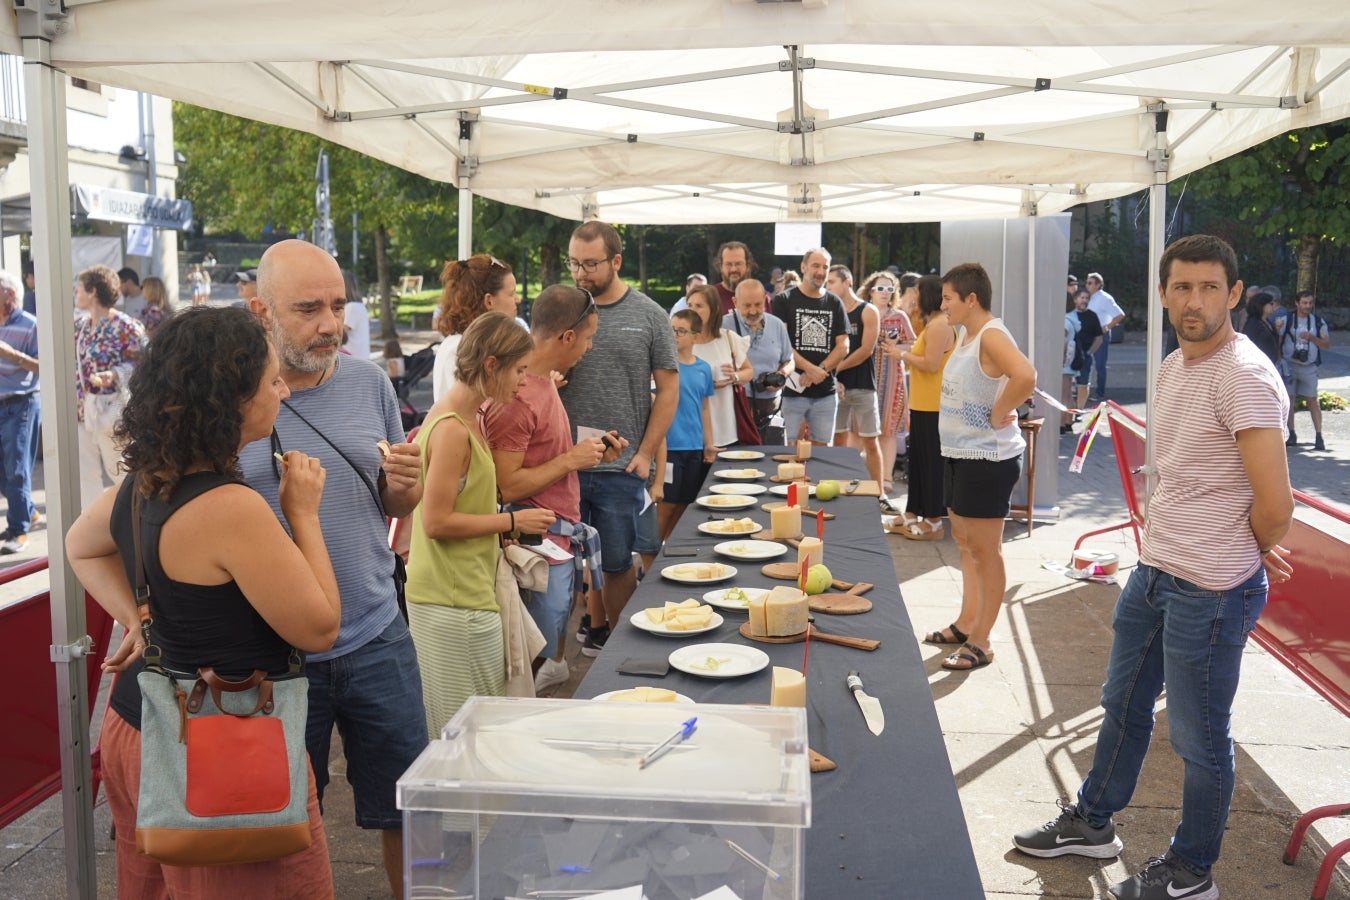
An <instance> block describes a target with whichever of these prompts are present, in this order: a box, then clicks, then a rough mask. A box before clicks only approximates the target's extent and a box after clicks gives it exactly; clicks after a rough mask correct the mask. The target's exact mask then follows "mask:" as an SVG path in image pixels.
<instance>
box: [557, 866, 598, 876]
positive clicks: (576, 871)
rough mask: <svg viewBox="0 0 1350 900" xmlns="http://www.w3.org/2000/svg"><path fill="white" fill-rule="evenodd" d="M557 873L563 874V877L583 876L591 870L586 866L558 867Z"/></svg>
mask: <svg viewBox="0 0 1350 900" xmlns="http://www.w3.org/2000/svg"><path fill="white" fill-rule="evenodd" d="M558 871H559V872H561V873H563V874H564V875H584V874H588V873H589V872H590V871H591V870H590V869H589V868H588V867H586V866H573V865H567V866H558Z"/></svg>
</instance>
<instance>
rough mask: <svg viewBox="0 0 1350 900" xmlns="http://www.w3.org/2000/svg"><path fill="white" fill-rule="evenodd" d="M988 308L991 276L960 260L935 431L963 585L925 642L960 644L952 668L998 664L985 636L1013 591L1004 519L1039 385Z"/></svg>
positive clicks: (949, 277) (946, 287)
mask: <svg viewBox="0 0 1350 900" xmlns="http://www.w3.org/2000/svg"><path fill="white" fill-rule="evenodd" d="M992 301H993V286H992V285H991V284H990V281H989V275H988V274H987V273H986V272H985V271H984V267H983V266H981V265H979V264H978V263H962V264H961V265H958V266H956V267H955V268H953V269H952V270H951V271H949V272H948V273H947V274H946V275H944V276H943V278H942V311H943V312H945V313H946V314H947V318H948V319H949V320H950V321H951V323H952V325H953V326H955V327H956V328H957V329H958V331H957V338H956V347H955V348H954V349H953V350H952V353H951V356H950V357H948V359H947V365H946V367H945V368H944V369H943V372H942V398H941V402H940V406H939V409H938V433H939V435H940V438H941V442H942V457H943V460H942V463H943V497H944V500H945V502H946V504H947V514H948V516H949V518H950V519H951V525H952V536H953V537H954V538H955V539H956V544H957V547H958V548H960V551H961V580H962V582H963V586H962V591H961V612H960V614H959V615H958V616H957V618H956V621H955V622H953V623H952V624H951V625H949V626H948V627H946V628H944V629H942V630H940V631H934V632H930V633H929V634H928V635H926V636H925V637H924V640H925V641H927V642H928V643H932V644H959V645H960V646H959V647H957V649H956V651H955V652H953V653H952V654H951V655H950V656H948V657H947V658H946V659H945V660H943V661H942V665H943V667H944V668H948V669H977V668H979V667H981V666H986V665H988V664H989V663H990V662H992V661H993V658H994V652H993V649H992V646H991V644H990V638H989V634H990V632H991V631H992V630H993V627H994V622H995V620H996V619H997V618H998V613H999V609H1000V608H1001V607H1002V603H1003V592H1004V590H1006V588H1007V576H1006V574H1005V573H1004V569H1003V520H1004V519H1005V518H1007V515H1008V508H1009V502H1010V500H1011V497H1012V490H1013V487H1014V486H1016V484H1017V480H1018V478H1019V477H1020V476H1021V470H1022V452H1023V450H1024V448H1025V446H1026V443H1025V441H1024V440H1023V438H1022V432H1021V429H1020V428H1019V427H1018V425H1017V413H1016V410H1017V407H1018V406H1019V405H1021V403H1022V402H1023V401H1025V400H1026V399H1027V398H1028V397H1029V396H1031V392H1032V390H1033V389H1034V388H1035V387H1036V370H1035V369H1034V368H1032V365H1031V361H1030V360H1028V359H1027V358H1026V357H1025V356H1023V355H1022V352H1021V351H1020V350H1018V349H1017V344H1016V342H1014V341H1013V338H1012V335H1010V334H1009V333H1008V329H1007V328H1005V327H1004V326H1003V323H1002V322H1000V321H999V320H998V319H996V318H994V317H993V315H992V314H991V313H990V311H989V310H990V305H991V303H992Z"/></svg>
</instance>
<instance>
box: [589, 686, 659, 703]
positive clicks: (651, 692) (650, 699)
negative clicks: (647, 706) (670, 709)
mask: <svg viewBox="0 0 1350 900" xmlns="http://www.w3.org/2000/svg"><path fill="white" fill-rule="evenodd" d="M605 699H606V700H613V701H617V702H619V703H674V702H675V692H674V691H668V690H666V689H665V688H654V687H645V686H644V687H636V688H633V689H632V690H631V691H619V692H618V693H616V694H610V695H609V696H608V697H606V698H605Z"/></svg>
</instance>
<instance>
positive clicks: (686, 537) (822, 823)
mask: <svg viewBox="0 0 1350 900" xmlns="http://www.w3.org/2000/svg"><path fill="white" fill-rule="evenodd" d="M756 449H759V450H763V451H765V453H766V454H767V455H766V456H765V458H764V459H763V460H760V461H758V462H739V461H724V460H720V459H719V460H718V461H717V463H716V464H714V465H713V473H716V472H717V471H718V470H721V469H729V468H738V469H739V468H747V467H756V468H759V469H760V470H762V471H764V472H766V473H767V474H770V475H771V474H773V473H774V472H775V471H776V469H777V464H776V463H774V462H773V460H772V459H771V458H770V457H771V456H772V455H773V454H774V453H785V452H787V450H786V448H783V447H760V448H756ZM807 474H808V475H809V476H810V477H811V478H812V480H813V481H819V480H821V479H825V478H834V479H837V480H839V481H840V483H841V484H844V483H846V482H847V481H848V480H850V479H854V478H859V479H863V478H866V477H867V475H866V472H865V471H864V469H863V466H862V463H861V461H860V460H859V457H858V453H857V451H856V450H845V449H834V448H821V447H817V448H815V453H814V457H813V459H812V460H810V461H809V462H808V463H807ZM708 482H709V484H711V483H721V482H723V479H717V478H715V477H714V475H713V474H710V475H709V478H708ZM757 483H760V484H765V485H768V484H769V483H770V482H768V480H767V478H766V479H762V480H761V481H759V482H757ZM705 487H706V485H705ZM757 499H760V500H761V501H764V502H768V501H771V500H781V499H782V498H781V497H776V496H774V495H773V494H763V495H760V497H759V498H757ZM811 505H812V506H813V507H815V508H823V509H825V510H827V511H829V512H832V513H834V514H835V515H836V516H837V518H836V519H834V520H833V521H827V522H826V523H825V548H824V562H825V565H827V566H828V567H829V569H830V571H831V573H832V574H833V575H834V577H835V578H840V579H843V580H846V581H866V582H870V583H872V584H874V585H876V587H875V588H874V589H873V590H872V591H870V592H869V593H868V594H867V597H868V599H870V600H871V601H872V609H871V610H870V611H869V612H867V613H864V614H862V615H853V616H832V615H822V614H818V613H817V614H814V615H815V619H816V625H817V626H818V627H819V628H820V629H821V630H822V631H828V632H831V633H835V634H841V635H852V636H856V637H866V638H876V639H879V640H880V641H881V647H880V648H879V649H877V650H875V651H871V652H867V651H861V650H854V649H852V648H849V647H842V646H838V645H833V644H827V643H825V642H823V641H812V642H811V649H810V655H809V660H808V663H807V672H806V681H807V725H808V730H809V736H810V737H809V743H810V746H811V749H813V750H816V751H817V752H819V753H822V754H824V755H825V756H827V757H829V758H830V759H832V760H833V761H834V762H835V763H837V764H838V768H837V769H835V770H834V771H831V772H821V773H817V774H814V775H812V776H811V792H812V824H811V828H810V829H809V830H808V832H807V834H806V896H807V897H810V898H821V900H835V898H845V897H847V898H887V900H893V898H906V897H912V898H916V900H917V898H922V900H932V898H936V897H941V898H944V900H948V898H950V900H963V898H977V897H983V896H984V889H983V887H982V885H981V883H980V875H979V871H978V869H977V868H976V865H975V855H974V852H973V851H972V849H971V846H970V835H969V832H968V831H967V829H966V821H965V816H964V814H963V813H962V811H961V802H960V800H959V798H958V797H957V792H956V781H955V779H954V778H953V776H952V770H951V763H950V761H949V760H948V758H947V749H946V746H945V745H944V744H943V741H942V730H941V728H940V727H939V725H938V720H937V714H936V712H935V710H934V708H933V695H932V691H931V689H930V688H929V684H928V675H927V672H926V670H925V669H924V666H923V661H922V658H921V657H920V655H919V650H918V647H917V646H916V644H915V641H914V632H913V629H912V628H911V626H910V622H909V615H908V613H907V612H906V610H905V605H904V601H903V600H902V599H901V597H900V589H899V585H898V584H897V579H896V574H895V568H894V565H893V564H892V562H891V553H890V549H889V547H888V546H887V543H886V538H885V534H884V533H883V532H882V530H881V525H880V517H879V515H878V509H877V499H876V498H875V497H850V496H846V495H842V494H841V495H840V497H839V498H838V499H836V500H832V501H829V502H823V503H822V502H819V501H816V500H814V499H813V500H812V501H811ZM709 515H710V511H709V510H706V509H704V508H703V507H701V506H697V505H692V504H691V505H690V506H689V508H688V510H687V511H686V512H685V514H684V517H683V518H682V519H681V520H680V522H679V524H678V525H676V527H675V530H674V532H673V533H672V534H671V536H670V539H669V540H668V541H667V542H666V549H667V550H677V551H679V550H689V549H696V550H697V551H698V553H697V555H696V556H694V557H684V556H680V557H677V558H667V557H666V556H665V555H664V553H663V554H662V555H661V556H659V557H658V558H657V562H656V565H655V566H654V567H653V568H654V571H653V572H652V574H651V575H650V576H648V577H647V578H646V579H645V580H644V581H643V583H642V584H641V585H640V586H639V587H638V589H637V592H636V593H635V594H634V595H633V598H632V599H631V600H630V601H629V603H628V607H627V610H626V612H625V614H624V619H625V621H623V622H621V623H611V625H612V628H613V631H612V633H611V634H610V637H609V641H608V643H607V644H606V645H605V649H604V652H602V653H601V654H600V656H599V657H598V658H597V659H596V661H595V664H594V665H592V666H591V670H590V672H589V674H588V675H587V676H586V678H585V679H584V680H583V681H582V682H581V685H580V686H579V688H578V690H577V693H576V696H577V697H593V696H595V695H597V694H600V693H603V692H605V691H611V690H619V689H625V688H632V687H636V686H637V685H639V684H647V685H653V686H658V687H664V688H669V689H671V690H675V691H678V692H680V693H682V694H686V695H688V696H689V697H691V698H693V699H694V700H695V701H698V702H701V703H760V704H764V703H768V702H769V687H770V679H771V675H770V669H769V668H766V669H764V670H762V671H760V672H756V673H755V674H753V675H748V676H745V677H742V678H734V679H726V680H714V679H706V678H699V677H696V676H693V675H688V674H685V673H683V672H680V671H678V670H676V669H673V668H672V669H671V670H670V674H669V675H667V676H666V677H665V678H660V679H658V678H650V677H633V676H628V675H621V674H619V673H618V672H617V671H615V670H616V669H617V667H618V666H619V664H620V663H622V662H623V661H624V660H625V659H627V658H629V657H638V658H652V657H660V656H664V655H666V654H668V653H669V652H670V651H672V650H674V649H675V648H677V647H681V646H685V645H687V644H690V643H694V642H696V641H697V642H705V641H706V642H728V643H745V644H749V645H751V646H754V647H758V648H759V649H761V650H763V651H764V652H765V653H767V654H768V655H769V658H770V661H771V666H787V667H789V668H794V669H800V668H801V665H802V650H803V645H802V644H799V643H798V644H765V643H757V642H751V641H749V640H747V639H746V638H744V637H742V636H741V635H740V634H739V633H738V629H739V627H740V625H741V623H743V622H744V621H745V620H746V616H745V615H744V614H742V613H738V612H736V611H728V610H718V611H719V612H721V613H722V614H723V616H724V617H725V619H726V621H725V622H724V623H723V624H722V625H721V627H719V628H718V629H716V630H715V631H711V632H708V633H706V634H700V635H698V636H697V637H696V638H694V637H691V638H668V637H660V636H657V635H653V634H648V633H647V632H644V631H642V630H640V629H638V628H635V627H633V626H632V625H631V624H630V623H629V622H628V621H627V617H628V616H630V615H632V614H633V613H634V612H637V611H639V610H642V609H644V608H646V607H649V606H660V605H662V604H663V603H665V602H666V601H667V600H674V601H679V600H683V599H685V598H687V597H701V596H702V595H703V594H704V593H705V592H707V591H709V590H711V589H712V588H714V587H717V586H718V585H709V586H701V585H699V586H694V585H686V584H678V583H675V582H671V581H667V580H666V579H663V578H661V577H660V575H659V574H658V572H659V570H660V569H662V568H664V567H666V566H668V565H674V564H677V563H689V562H712V561H714V560H715V559H716V555H715V554H714V553H713V545H714V544H716V543H719V542H720V541H722V540H726V539H727V538H723V537H718V536H714V535H708V534H703V533H701V532H699V531H698V530H697V526H698V523H699V522H703V521H707V519H708V516H709ZM717 515H718V516H745V515H749V516H751V517H752V518H754V519H755V520H756V521H757V522H761V523H763V524H764V525H765V526H766V527H767V526H768V524H769V514H768V513H767V512H764V511H762V510H760V509H759V508H758V505H757V506H756V507H755V508H753V509H750V510H746V511H744V512H741V511H735V512H721V511H719V512H718V513H717ZM803 529H804V530H805V531H806V532H807V533H808V534H814V533H815V522H814V520H807V519H806V518H805V517H804V521H803ZM796 559H797V554H796V551H792V550H789V553H788V555H787V556H785V557H780V560H789V561H795V560H796ZM717 561H719V562H732V563H733V564H734V565H735V566H736V568H737V569H738V570H739V572H738V575H737V577H736V578H735V580H734V581H728V582H722V583H720V584H721V586H724V587H725V586H731V585H733V584H734V585H738V586H741V587H762V588H769V587H774V586H776V585H782V584H787V583H788V582H784V581H774V580H772V579H770V578H767V577H766V576H764V575H763V574H761V572H760V566H761V564H760V563H747V562H742V561H735V560H727V559H719V560H717ZM854 669H856V670H857V671H858V672H859V673H860V674H861V676H862V679H863V682H864V684H865V686H866V689H867V692H868V693H869V694H871V695H872V696H874V697H877V698H878V699H880V700H881V705H882V707H883V709H884V710H885V713H886V727H885V730H884V731H883V732H882V733H881V734H880V735H875V736H874V735H873V734H872V733H871V732H870V731H868V730H867V727H866V725H865V723H864V722H863V718H862V714H861V712H860V711H859V709H858V705H857V703H856V702H855V701H854V699H853V696H852V695H851V694H850V692H849V690H848V688H847V687H846V686H845V683H844V681H845V678H846V676H847V674H848V672H849V671H850V670H854Z"/></svg>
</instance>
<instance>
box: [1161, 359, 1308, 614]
mask: <svg viewBox="0 0 1350 900" xmlns="http://www.w3.org/2000/svg"><path fill="white" fill-rule="evenodd" d="M1288 416H1289V398H1288V396H1287V395H1286V394H1285V390H1284V384H1283V382H1282V381H1281V379H1280V376H1279V373H1278V372H1276V371H1275V367H1274V366H1273V365H1271V362H1270V359H1269V358H1268V357H1267V356H1266V355H1265V353H1263V352H1261V350H1259V349H1257V347H1256V345H1255V344H1253V343H1252V342H1251V341H1249V340H1248V339H1247V337H1246V336H1245V335H1241V334H1238V335H1234V336H1233V339H1232V340H1231V341H1228V342H1227V343H1225V344H1223V345H1222V346H1220V347H1218V348H1217V349H1215V350H1214V352H1212V353H1210V354H1209V355H1207V356H1203V357H1200V358H1199V359H1191V360H1183V359H1182V356H1181V351H1180V350H1177V351H1174V352H1172V353H1171V354H1170V355H1169V356H1168V357H1167V358H1166V359H1165V360H1163V364H1162V369H1161V371H1160V372H1159V374H1158V392H1157V400H1156V402H1155V404H1154V410H1153V420H1152V421H1151V422H1149V423H1148V424H1149V435H1150V437H1151V438H1152V439H1153V440H1154V441H1155V442H1156V450H1155V455H1154V460H1155V462H1156V464H1157V467H1158V481H1157V486H1156V487H1155V488H1154V491H1153V496H1152V498H1151V499H1150V500H1149V505H1148V514H1147V516H1146V518H1145V522H1144V542H1143V548H1142V552H1141V553H1140V557H1139V558H1140V561H1141V562H1143V563H1145V564H1147V565H1150V566H1154V567H1156V568H1159V569H1162V570H1163V571H1165V572H1168V573H1170V574H1172V575H1176V576H1178V577H1180V578H1184V579H1186V580H1187V581H1190V582H1193V583H1195V584H1197V585H1200V586H1201V587H1203V588H1206V589H1209V590H1227V589H1228V588H1231V587H1234V586H1236V585H1239V584H1241V583H1242V582H1243V581H1245V580H1247V579H1248V578H1250V577H1251V575H1252V573H1254V572H1255V571H1256V570H1257V568H1259V567H1260V565H1261V548H1260V547H1259V546H1257V543H1256V536H1255V535H1253V534H1252V527H1251V510H1252V498H1253V494H1252V486H1251V482H1250V481H1248V479H1247V472H1246V470H1245V469H1244V468H1243V467H1242V456H1241V455H1240V454H1239V453H1238V446H1237V440H1236V437H1235V436H1236V435H1237V433H1238V432H1239V431H1245V430H1246V429H1248V428H1278V429H1280V431H1281V433H1284V431H1285V420H1286V419H1287V418H1288Z"/></svg>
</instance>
